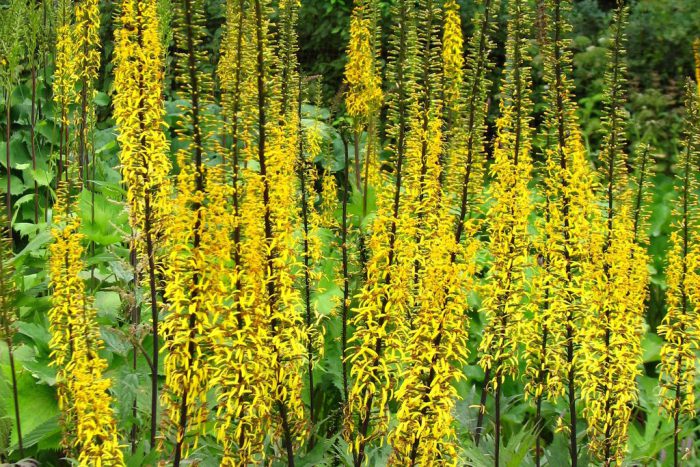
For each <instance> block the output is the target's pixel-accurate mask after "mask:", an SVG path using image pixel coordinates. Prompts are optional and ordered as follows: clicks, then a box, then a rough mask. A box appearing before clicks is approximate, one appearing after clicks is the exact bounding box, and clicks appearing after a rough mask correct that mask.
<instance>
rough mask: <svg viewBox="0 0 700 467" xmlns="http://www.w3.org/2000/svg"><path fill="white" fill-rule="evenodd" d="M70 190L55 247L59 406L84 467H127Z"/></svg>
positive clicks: (59, 214)
mask: <svg viewBox="0 0 700 467" xmlns="http://www.w3.org/2000/svg"><path fill="white" fill-rule="evenodd" d="M70 207H71V205H70V201H69V198H68V191H67V189H66V187H65V186H64V185H61V186H60V187H59V190H58V200H57V201H56V204H55V205H54V218H53V227H52V229H51V234H52V237H53V239H54V242H53V243H52V244H51V246H50V247H49V278H50V282H49V286H50V288H51V290H52V295H51V310H50V311H49V323H50V327H49V329H50V331H51V341H50V342H49V347H50V349H51V359H52V365H54V366H56V367H57V376H56V383H57V388H58V389H57V390H58V404H59V408H60V409H61V412H62V420H61V422H62V427H63V434H64V446H65V448H66V449H67V450H68V451H69V452H70V453H72V454H73V456H74V457H75V458H76V459H78V462H79V463H80V465H86V466H87V465H100V464H106V465H124V459H123V454H122V452H121V450H120V447H119V442H118V437H117V427H116V422H115V419H114V413H113V411H112V409H111V407H110V403H111V397H110V395H109V393H108V391H109V388H110V381H109V379H106V378H104V376H103V372H104V370H105V369H106V368H107V362H105V361H104V359H102V358H101V357H100V356H99V354H98V351H99V350H100V349H101V348H102V342H101V338H100V332H99V327H98V324H97V321H96V312H95V308H94V307H93V305H92V303H91V301H90V300H88V298H87V296H86V290H85V284H84V283H83V281H82V279H80V277H79V274H80V273H81V272H82V270H83V268H84V263H83V260H82V255H83V253H84V249H83V246H82V244H81V242H82V239H83V236H82V234H80V232H79V229H80V218H79V217H78V216H76V215H72V214H71V212H70Z"/></svg>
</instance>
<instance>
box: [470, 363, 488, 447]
mask: <svg viewBox="0 0 700 467" xmlns="http://www.w3.org/2000/svg"><path fill="white" fill-rule="evenodd" d="M490 381H491V367H488V368H487V369H486V371H485V372H484V384H483V385H482V386H481V400H480V402H479V414H478V415H477V417H476V428H474V444H475V445H476V446H477V447H478V446H479V442H480V441H481V433H482V431H483V426H484V413H486V396H487V395H488V391H489V389H488V388H489V382H490Z"/></svg>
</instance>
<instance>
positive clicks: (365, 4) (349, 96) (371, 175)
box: [345, 0, 384, 217]
mask: <svg viewBox="0 0 700 467" xmlns="http://www.w3.org/2000/svg"><path fill="white" fill-rule="evenodd" d="M378 8H379V6H378V5H377V3H376V1H375V0H356V1H355V6H354V8H353V12H352V17H351V19H350V42H349V43H348V50H347V54H348V62H347V65H346V66H345V81H346V83H347V85H348V91H347V93H346V95H345V105H346V107H347V112H348V115H350V117H352V119H353V134H354V144H353V149H354V174H355V185H356V188H357V189H358V190H362V216H363V217H364V216H366V215H367V197H368V190H369V187H370V186H371V185H374V184H376V183H378V182H379V179H378V165H379V164H378V162H379V161H378V160H376V159H377V158H378V151H377V139H378V138H377V130H378V123H379V111H380V110H381V105H382V100H383V97H384V96H383V92H382V88H381V86H382V79H381V74H380V73H381V70H380V66H379V62H378V55H379V37H380V36H379V32H378V31H379V24H378V15H379V11H378ZM363 132H365V134H366V140H365V143H364V149H365V153H364V155H363V157H362V164H361V162H360V153H361V146H362V145H361V135H362V133H363ZM362 165H364V167H363V168H364V174H363V168H362Z"/></svg>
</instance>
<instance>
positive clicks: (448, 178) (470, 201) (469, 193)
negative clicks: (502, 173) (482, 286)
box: [442, 0, 497, 445]
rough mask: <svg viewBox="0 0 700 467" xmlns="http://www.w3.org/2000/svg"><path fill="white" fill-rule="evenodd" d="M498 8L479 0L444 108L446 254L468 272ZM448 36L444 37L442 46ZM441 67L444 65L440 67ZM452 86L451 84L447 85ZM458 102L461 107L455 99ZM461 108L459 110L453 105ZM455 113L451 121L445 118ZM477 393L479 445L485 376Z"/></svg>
mask: <svg viewBox="0 0 700 467" xmlns="http://www.w3.org/2000/svg"><path fill="white" fill-rule="evenodd" d="M496 11H497V2H494V1H492V0H484V1H483V2H480V10H478V11H477V14H476V15H475V16H474V19H473V26H474V31H475V33H474V35H473V36H472V37H471V39H470V41H469V43H468V48H467V58H466V64H465V72H464V83H465V84H464V86H463V87H462V90H463V91H462V94H461V95H460V96H452V95H450V94H449V93H448V94H446V109H447V110H450V109H452V110H453V111H455V112H454V114H453V115H452V117H450V116H449V115H448V117H447V122H448V123H449V126H448V127H447V135H446V137H447V141H446V146H445V148H446V149H445V154H446V155H447V157H445V158H444V166H445V169H444V170H443V171H442V173H443V174H444V175H443V177H442V185H443V193H444V196H445V197H446V198H447V199H448V200H449V203H450V204H451V205H452V208H453V212H456V213H457V215H453V216H452V221H453V222H454V240H455V243H456V245H457V248H456V250H455V251H453V252H452V253H451V254H450V259H451V261H453V262H458V263H461V264H464V265H467V267H468V269H469V270H470V271H471V272H470V273H472V274H473V272H475V269H476V267H475V264H476V262H475V261H474V259H475V254H476V251H477V249H478V248H479V244H480V242H479V240H478V239H477V238H476V236H475V233H476V232H478V231H479V229H480V228H481V221H480V220H479V219H478V217H477V216H476V214H477V212H478V208H479V206H480V204H481V200H482V195H483V186H482V181H483V175H484V173H483V172H484V163H485V160H486V155H485V148H484V141H485V134H486V114H487V113H488V96H489V90H490V86H491V82H490V80H489V73H490V72H491V70H492V69H493V66H494V63H493V58H492V57H491V52H492V51H493V48H494V43H493V38H492V37H491V35H492V33H493V28H494V24H495V16H496ZM449 43H450V41H448V40H447V38H445V46H448V45H449ZM450 54H453V55H454V51H453V50H450V49H447V48H443V57H445V55H447V58H444V62H443V66H448V65H449V64H450V63H452V64H453V63H454V61H455V59H454V58H452V59H450V58H449V55H450ZM444 72H446V71H444ZM452 81H454V78H452V79H451V80H450V79H447V75H446V87H445V89H446V90H450V89H454V86H453V84H451V83H452ZM451 86H452V87H451ZM460 102H463V106H462V107H461V108H460V107H459V103H460ZM457 110H461V111H457ZM451 118H454V122H451V121H450V119H451ZM489 379H490V376H489V374H487V375H486V376H485V380H484V381H485V383H484V388H483V390H482V394H481V402H480V409H479V414H478V418H477V423H476V427H475V442H476V444H477V445H478V444H479V439H480V437H481V429H482V424H483V415H484V407H485V404H486V382H487V381H488V380H489Z"/></svg>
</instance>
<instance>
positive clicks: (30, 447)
mask: <svg viewBox="0 0 700 467" xmlns="http://www.w3.org/2000/svg"><path fill="white" fill-rule="evenodd" d="M6 3H7V2H6V1H2V2H0V9H3V8H4V7H5V6H6ZM460 3H461V4H462V14H463V16H464V18H463V23H464V24H465V28H466V30H465V33H466V34H470V33H471V31H470V30H469V27H470V22H469V19H470V18H471V16H472V11H473V9H474V6H473V4H472V2H471V1H466V0H465V1H463V2H460ZM613 4H614V2H612V1H595V0H581V1H578V2H575V8H574V14H573V17H572V22H573V26H574V67H575V74H574V78H575V84H576V93H577V100H578V103H579V107H580V117H581V123H582V127H583V129H584V135H585V139H586V143H587V144H588V145H589V147H592V148H595V147H597V146H598V143H599V141H600V134H599V131H598V130H599V129H600V115H601V110H602V104H601V100H602V88H603V82H602V81H603V73H604V70H605V65H606V59H605V48H604V45H605V41H606V40H607V34H608V31H607V26H608V23H609V19H610V16H611V12H610V9H611V8H612V7H613ZM388 5H389V3H388V2H382V10H383V18H382V21H383V22H384V23H385V24H384V26H385V27H384V30H386V29H387V28H386V26H387V25H388V21H389V18H388ZM101 7H102V14H103V20H104V21H103V26H102V28H101V36H102V42H103V44H104V45H103V49H102V54H103V57H102V70H101V73H100V77H101V78H100V82H99V92H98V94H97V97H96V98H95V104H96V106H97V115H98V123H97V131H96V132H95V136H94V141H93V144H94V147H95V151H96V155H97V160H98V165H97V168H96V172H97V176H96V179H97V182H96V187H97V194H96V197H95V204H94V209H95V218H94V222H93V221H92V219H90V218H89V217H88V216H89V213H90V211H91V207H92V206H91V200H90V198H89V197H88V196H84V197H83V199H81V204H82V205H83V206H84V207H85V209H82V210H81V212H83V213H86V214H85V218H84V219H83V223H82V225H83V227H82V228H83V233H84V234H85V235H86V239H87V240H88V241H89V242H91V244H92V245H94V253H93V254H91V256H90V257H89V258H88V259H87V263H88V266H90V267H91V271H87V272H85V277H84V279H86V280H87V281H88V284H89V289H90V290H91V291H93V293H94V295H95V305H96V307H97V310H98V317H99V321H100V325H101V331H102V337H103V338H104V340H105V350H104V356H105V358H106V359H107V361H108V362H109V364H110V367H109V371H108V374H107V376H108V377H111V378H112V380H113V381H114V383H115V384H114V387H113V391H114V395H115V398H116V399H117V400H119V402H120V403H119V413H118V414H117V416H118V420H119V423H120V425H121V426H130V425H131V423H132V422H133V421H134V420H133V415H132V414H131V410H130V408H131V406H132V403H133V402H134V401H136V402H137V404H138V405H139V406H140V407H144V413H145V412H146V408H147V406H148V399H149V386H148V369H147V368H146V364H145V362H141V364H140V365H139V366H137V368H136V370H134V369H132V367H131V364H130V362H131V359H132V356H133V354H132V352H133V350H132V349H133V347H132V342H131V341H130V337H129V336H128V335H127V334H128V333H127V331H129V332H131V330H129V328H128V326H129V325H128V324H127V321H126V316H127V310H128V309H129V308H130V307H132V306H139V305H140V304H139V303H134V296H133V294H130V293H128V292H127V291H128V290H129V283H130V282H131V280H132V272H131V268H130V266H129V264H128V248H127V247H126V246H125V244H124V238H125V237H126V236H127V235H128V232H129V227H128V222H127V216H126V214H125V211H124V209H123V205H121V204H120V202H119V201H118V200H121V199H123V196H124V191H123V188H122V187H121V185H120V175H119V172H118V169H117V167H118V163H119V160H118V151H119V148H118V144H117V141H116V136H115V122H114V120H113V119H112V117H111V96H112V94H113V92H114V90H113V86H112V65H111V55H112V52H113V31H112V29H111V28H112V27H113V22H112V21H111V20H109V19H110V18H112V17H114V15H115V2H110V1H104V2H102V5H101ZM351 10H352V2H351V1H348V0H304V1H303V2H302V7H301V11H300V18H301V20H300V23H299V46H300V54H299V56H300V61H301V67H302V69H303V71H304V72H305V73H306V74H309V75H321V76H322V79H323V96H324V99H323V106H324V107H325V108H323V109H320V108H316V107H307V108H306V112H305V118H306V119H307V120H308V121H312V120H320V121H321V122H322V124H323V125H326V135H327V140H328V150H327V153H326V154H325V155H324V156H323V157H320V158H319V160H318V164H319V165H327V164H330V166H331V170H332V171H333V172H334V173H336V175H337V176H340V174H341V172H342V169H343V158H342V154H343V153H342V144H341V141H340V136H339V133H338V132H337V131H336V130H335V129H334V128H333V127H332V126H331V125H330V122H329V118H330V116H331V115H333V116H336V117H337V116H339V115H342V112H343V109H342V94H343V86H342V73H343V66H344V64H345V47H346V44H347V40H348V25H349V18H350V12H351ZM166 11H167V10H166ZM207 15H208V18H209V23H208V30H209V34H210V36H211V37H210V39H211V40H210V41H209V45H210V47H211V53H210V54H208V56H209V57H210V60H211V63H210V65H211V67H212V70H213V69H214V66H215V63H216V61H217V59H218V53H219V52H218V51H219V42H220V36H221V26H222V24H223V21H224V5H223V2H222V1H220V0H210V1H209V2H208V12H207ZM498 35H499V43H501V44H502V43H503V39H504V35H505V25H504V24H501V25H500V26H499V32H498ZM698 35H700V2H699V1H698V0H635V1H632V2H631V15H630V23H629V27H628V36H629V47H628V48H629V70H630V83H631V86H630V99H629V106H628V110H629V113H630V116H631V117H630V125H629V128H628V133H629V137H630V141H631V145H632V146H635V145H636V144H638V143H640V142H648V143H650V144H651V145H652V146H653V148H654V157H655V161H656V167H655V177H654V190H655V191H654V197H653V205H652V218H651V228H650V232H649V233H650V236H651V245H650V252H651V253H652V257H653V263H652V264H651V265H650V267H651V268H652V273H653V276H652V286H651V294H650V299H649V306H648V309H647V313H648V314H647V322H648V324H649V326H650V330H652V331H653V330H654V329H655V327H656V326H657V325H658V323H659V322H660V320H661V318H662V317H663V314H664V289H665V278H664V268H665V253H664V252H665V251H666V248H667V243H668V234H669V217H670V211H671V205H672V203H673V200H674V197H675V194H674V191H673V185H672V179H671V176H672V173H673V162H674V160H675V157H676V154H677V150H678V144H679V143H678V138H679V133H680V122H681V115H682V111H681V108H680V106H681V83H682V82H683V80H682V77H685V76H688V75H691V74H692V70H693V61H692V51H691V43H692V40H693V38H694V37H696V36H698ZM496 56H497V60H498V61H499V63H502V61H503V50H502V49H500V50H498V51H497V53H496ZM538 60H541V59H540V57H538V56H535V62H536V63H537V61H538ZM19 71H20V77H21V79H20V80H19V83H18V84H15V85H14V86H13V87H12V89H11V97H12V107H11V124H12V137H11V140H10V141H9V144H10V147H11V153H12V158H11V169H12V178H11V184H12V192H13V204H14V209H13V210H14V212H15V218H14V223H15V224H14V225H15V231H16V233H15V240H16V249H17V251H18V255H17V258H16V260H15V267H16V268H17V270H18V271H19V274H18V278H17V282H18V283H17V286H18V289H19V291H20V295H19V297H18V302H17V303H18V305H19V309H20V318H21V319H20V322H19V323H18V334H17V336H16V338H15V339H16V344H17V345H18V348H17V351H16V360H17V362H18V363H19V366H20V367H21V371H20V374H19V398H20V400H21V415H22V423H23V431H24V436H25V448H26V450H27V455H28V456H31V457H33V458H35V459H37V460H39V461H42V462H45V465H58V464H59V462H60V461H59V458H60V456H61V454H60V452H59V442H60V436H61V435H60V431H59V428H58V419H59V412H58V408H57V405H56V400H55V390H54V387H53V385H54V383H55V370H54V369H53V368H52V367H50V366H49V361H50V360H49V348H48V341H49V339H50V335H49V333H48V320H47V317H46V316H47V311H48V309H49V307H50V301H49V297H48V286H47V284H48V278H47V270H46V260H47V246H48V244H49V242H50V239H51V236H50V232H49V230H48V226H49V223H50V214H51V212H50V209H48V207H49V206H50V205H51V199H52V198H53V196H54V193H53V189H52V183H53V181H54V180H53V177H54V176H55V173H54V171H53V170H52V167H51V163H50V161H51V160H52V159H51V157H52V156H51V154H52V153H54V152H55V150H56V145H57V144H58V141H59V137H58V126H57V121H58V117H57V115H56V114H55V112H54V104H53V102H52V98H51V93H50V86H49V83H50V82H51V76H52V73H53V69H52V61H51V60H50V59H49V60H47V61H46V62H45V66H43V67H41V68H40V69H39V76H38V88H37V92H38V95H37V96H38V105H39V108H40V114H41V119H40V120H39V121H38V124H37V127H36V132H37V134H36V137H35V142H36V148H37V161H38V166H37V169H36V170H34V169H32V168H31V156H30V150H29V148H30V143H31V141H30V132H29V125H30V110H31V104H30V99H31V91H30V82H29V77H28V73H27V68H26V63H23V64H21V65H20V70H19ZM494 78H495V79H497V78H498V77H494ZM536 78H537V77H536ZM166 81H167V82H166V88H167V89H171V88H172V86H170V84H171V82H172V70H169V75H168V78H167V80H166ZM496 82H497V81H496ZM539 86H540V87H541V86H542V84H541V80H540V83H539ZM495 92H496V87H494V90H493V93H495ZM536 95H537V93H536ZM174 99H175V97H174V95H171V96H170V97H169V100H168V102H167V105H166V109H167V116H166V121H167V122H168V123H169V124H170V125H171V126H173V125H175V123H176V121H177V119H178V110H177V102H176V101H175V100H174ZM538 105H539V103H537V102H536V106H538ZM492 107H493V106H492ZM5 110H6V102H5V100H4V98H3V100H2V101H1V103H0V127H2V128H3V130H4V128H5V125H6V121H5ZM329 110H330V112H329ZM491 123H493V121H492V122H491ZM3 135H4V131H3ZM6 144H8V142H6V141H4V140H3V141H0V154H4V151H5V147H6V146H5V145H6ZM175 149H176V147H175V145H174V146H173V152H174V150H175ZM0 164H1V165H2V166H3V169H4V165H5V160H4V157H0ZM2 173H3V175H0V193H4V190H5V185H6V176H5V175H4V170H2ZM35 182H36V183H37V184H38V185H39V187H40V193H41V198H42V200H41V206H42V207H43V208H44V209H42V211H41V214H42V215H41V217H40V219H39V223H38V224H35V223H34V211H33V207H34V205H33V192H34V191H33V190H34V183H35ZM115 200H116V201H115ZM358 203H359V200H358V199H355V200H354V204H353V205H351V206H350V209H351V210H352V209H355V210H357V211H359V210H360V209H361V208H360V207H359V205H358ZM327 248H328V251H327V255H326V256H327V258H329V261H328V263H327V264H325V265H324V268H326V269H328V270H329V271H330V270H332V268H333V265H332V261H334V255H336V254H337V252H334V251H333V249H332V247H331V246H330V245H327ZM93 266H94V268H93ZM327 285H328V286H329V288H328V289H327V290H326V291H325V292H324V293H323V294H318V295H317V296H316V297H315V300H316V302H317V303H318V305H319V310H320V311H321V312H322V313H323V312H324V310H326V313H327V312H328V310H329V309H330V304H331V303H332V300H334V299H335V298H337V296H338V294H339V290H338V289H337V288H333V286H331V285H330V284H327ZM474 305H477V303H474ZM473 318H474V319H473V321H472V322H473V326H472V328H471V330H470V336H471V338H470V339H471V342H470V347H471V349H472V350H474V349H475V348H476V342H477V340H478V336H479V334H480V322H479V318H478V314H477V313H476V312H474V316H473ZM329 332H330V338H331V339H332V338H333V336H334V335H337V334H338V333H339V330H338V329H333V328H331V329H330V330H329ZM134 333H135V334H136V335H137V336H140V341H141V344H142V346H143V347H144V348H145V349H146V351H147V352H149V353H150V347H151V341H150V337H149V336H148V331H147V330H146V329H143V330H139V329H136V330H135V332H134ZM329 340H330V339H329ZM659 348H660V340H659V338H658V337H656V335H655V334H653V332H650V333H648V334H647V335H646V337H645V339H644V362H645V366H646V370H647V374H646V375H645V376H643V377H642V378H641V379H640V390H641V394H640V407H639V410H638V411H637V420H636V422H635V423H634V424H633V426H632V428H631V436H630V447H631V454H630V458H631V459H634V460H636V461H637V462H639V464H640V465H655V461H652V460H651V459H655V458H657V457H658V455H659V452H661V450H662V449H663V447H664V446H667V445H668V443H669V439H671V438H672V427H671V425H670V424H669V423H668V422H667V421H666V420H665V419H662V418H660V416H659V415H658V413H657V411H656V406H657V404H656V402H654V400H655V398H656V370H655V367H656V363H657V362H658V360H659ZM326 350H327V352H326V355H327V356H328V357H329V359H328V360H329V361H337V360H338V359H337V358H336V359H334V358H332V357H333V356H334V355H337V348H335V347H333V346H329V348H328V349H326ZM471 355H472V359H474V358H475V357H476V352H475V351H472V352H471ZM322 370H323V375H320V377H319V378H318V380H319V381H320V382H319V384H320V388H321V391H319V393H321V394H322V395H323V394H330V395H326V396H321V397H326V398H327V400H324V401H323V402H322V404H325V406H326V409H325V411H324V412H325V413H326V414H333V403H334V402H333V401H334V397H333V396H332V394H336V393H339V392H340V391H341V387H340V369H339V368H332V367H329V368H324V369H322ZM465 373H466V375H467V379H466V380H465V381H462V382H460V383H459V384H460V388H459V390H460V394H461V396H462V397H463V400H462V401H460V402H459V403H458V406H457V413H458V419H459V421H460V422H461V423H460V424H461V425H462V426H463V427H470V426H473V420H472V419H471V418H470V417H473V416H474V410H473V409H470V408H469V407H470V406H471V405H473V404H474V403H475V402H476V399H477V398H478V388H479V387H480V385H481V379H483V373H482V371H481V369H480V368H479V367H478V366H477V365H476V364H475V363H472V364H471V365H468V366H467V367H465ZM9 381H10V375H9V365H8V360H7V350H6V347H5V344H4V343H0V461H2V460H3V456H4V454H5V453H7V452H8V451H14V452H15V453H16V443H17V437H16V433H15V430H13V429H12V427H13V423H14V422H13V416H12V398H11V397H10V396H9V395H10V393H11V391H10V390H9ZM504 394H505V396H506V398H507V403H506V405H507V408H506V410H504V420H503V422H504V432H505V439H506V440H507V442H506V446H505V448H504V449H505V451H506V452H505V454H503V457H504V458H505V459H507V462H508V463H507V464H504V465H514V466H515V465H529V463H530V462H531V461H530V460H529V458H527V451H528V450H529V449H530V447H531V446H532V444H533V443H532V440H531V439H529V438H528V437H532V430H528V429H522V427H523V426H524V425H525V424H526V421H527V420H528V414H529V412H530V411H531V410H532V409H531V407H530V406H529V405H528V404H526V403H524V402H523V400H522V398H521V396H519V394H522V390H521V388H520V387H518V384H517V383H512V382H511V383H508V384H507V385H506V387H505V388H504ZM557 416H558V413H557V412H556V407H553V406H549V407H545V417H547V418H548V419H549V420H550V421H551V420H553V419H554V418H556V417H557ZM146 420H147V416H146V415H143V419H142V420H141V419H140V420H137V421H140V422H144V423H145V422H146ZM333 423H334V421H333V420H332V419H330V415H329V419H328V420H327V421H326V422H324V423H323V424H322V428H324V427H326V428H327V427H329V426H330V425H332V424H333ZM688 430H689V431H696V430H697V426H695V427H689V428H688ZM691 435H692V434H691ZM460 436H461V437H462V438H464V440H465V443H467V442H468V441H467V440H468V437H469V434H468V433H467V432H465V433H460ZM692 436H695V435H692ZM545 437H550V438H551V433H546V434H545ZM331 441H333V440H328V442H326V443H320V444H318V445H317V447H316V449H315V450H314V451H312V452H310V453H308V454H306V455H305V456H306V457H305V459H303V463H304V464H305V465H325V463H326V462H327V460H328V459H330V458H331V457H332V456H331V454H333V455H335V456H336V457H337V456H340V457H342V455H343V454H344V453H339V452H333V449H334V447H333V446H334V445H333V443H332V442H331ZM563 443H564V441H563V439H562V438H561V437H557V438H556V441H555V442H554V443H553V444H552V445H551V446H550V447H549V449H548V450H547V453H546V454H547V457H548V459H549V463H550V465H566V463H567V462H568V461H567V460H566V459H567V457H566V456H567V455H568V454H567V451H566V446H565V445H564V444H563ZM490 445H491V443H489V442H488V440H487V442H485V443H484V444H483V445H482V447H483V449H488V446H490ZM484 446H485V447H484ZM214 451H215V447H214V446H211V445H208V444H207V443H206V441H205V442H204V444H203V445H202V446H201V447H200V448H199V452H200V454H201V456H200V457H202V458H204V459H212V458H214V457H213V456H207V455H206V453H207V452H214ZM145 452H146V449H145V447H143V446H141V447H140V448H139V449H138V450H137V451H136V452H135V453H134V454H130V455H129V465H134V466H136V465H147V464H149V462H152V460H150V458H149V457H148V456H147V454H145ZM467 454H468V456H469V457H470V458H471V459H472V461H473V462H474V463H475V464H476V465H481V462H482V461H481V459H484V457H483V456H484V455H485V454H486V452H482V451H478V450H476V449H473V450H469V451H468V453H467ZM373 455H375V459H376V460H377V461H378V462H381V459H382V456H383V455H384V454H383V453H381V452H378V453H373ZM13 459H14V460H18V459H16V454H14V455H13ZM582 460H583V461H585V459H582ZM691 462H700V461H698V460H697V459H695V458H694V460H692V461H691ZM484 464H486V463H485V462H484ZM201 465H215V463H214V462H213V461H211V460H209V461H207V460H205V461H204V462H203V463H202V464H201ZM689 465H691V464H689ZM692 465H697V464H692Z"/></svg>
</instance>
